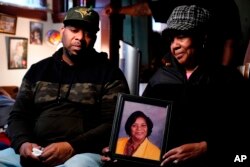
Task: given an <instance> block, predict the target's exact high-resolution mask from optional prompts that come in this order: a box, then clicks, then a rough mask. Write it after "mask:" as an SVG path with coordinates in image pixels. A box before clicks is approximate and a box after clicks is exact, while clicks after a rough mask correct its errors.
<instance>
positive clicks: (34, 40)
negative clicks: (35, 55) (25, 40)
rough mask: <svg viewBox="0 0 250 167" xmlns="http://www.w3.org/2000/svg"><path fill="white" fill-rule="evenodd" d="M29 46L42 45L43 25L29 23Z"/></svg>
mask: <svg viewBox="0 0 250 167" xmlns="http://www.w3.org/2000/svg"><path fill="white" fill-rule="evenodd" d="M30 44H33V45H42V44H43V23H40V22H34V21H31V22H30Z"/></svg>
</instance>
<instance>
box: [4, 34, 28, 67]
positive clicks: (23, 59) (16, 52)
mask: <svg viewBox="0 0 250 167" xmlns="http://www.w3.org/2000/svg"><path fill="white" fill-rule="evenodd" d="M27 58H28V38H22V37H9V43H8V69H26V68H27Z"/></svg>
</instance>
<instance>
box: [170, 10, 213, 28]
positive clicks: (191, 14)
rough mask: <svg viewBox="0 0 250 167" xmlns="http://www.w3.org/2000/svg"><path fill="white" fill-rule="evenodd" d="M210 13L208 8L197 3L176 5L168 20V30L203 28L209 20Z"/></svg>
mask: <svg viewBox="0 0 250 167" xmlns="http://www.w3.org/2000/svg"><path fill="white" fill-rule="evenodd" d="M209 19H210V13H209V11H208V10H207V9H204V8H201V7H199V6H196V5H191V6H187V5H183V6H178V7H176V8H175V9H174V10H173V12H172V13H171V15H170V16H169V19H168V21H167V28H166V30H180V31H189V30H194V29H202V28H204V26H205V25H206V24H207V23H208V22H209Z"/></svg>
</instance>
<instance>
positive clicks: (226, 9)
mask: <svg viewBox="0 0 250 167" xmlns="http://www.w3.org/2000/svg"><path fill="white" fill-rule="evenodd" d="M192 4H196V5H198V6H201V7H204V8H206V9H208V10H209V11H210V12H211V20H212V23H211V24H210V26H211V28H210V33H211V35H212V36H213V39H212V38H211V39H212V41H213V43H214V44H213V46H211V48H210V52H211V55H212V56H210V59H209V61H210V63H213V64H214V63H217V64H222V65H226V66H232V67H237V66H239V65H241V64H242V62H243V58H244V55H239V54H238V53H239V49H240V48H239V47H240V46H239V45H240V40H241V23H240V16H239V11H238V7H237V5H236V3H235V2H234V0H225V1H224V0H223V1H219V2H218V1H216V0H167V1H166V0H154V1H149V0H144V1H140V2H137V3H135V4H133V5H129V6H124V7H121V8H115V7H114V6H112V4H109V5H107V7H106V8H105V9H104V13H105V14H107V15H111V14H124V15H131V16H153V17H154V19H155V21H156V22H161V23H166V21H167V19H168V17H169V15H170V14H171V12H172V11H173V9H174V8H175V7H176V6H179V5H192Z"/></svg>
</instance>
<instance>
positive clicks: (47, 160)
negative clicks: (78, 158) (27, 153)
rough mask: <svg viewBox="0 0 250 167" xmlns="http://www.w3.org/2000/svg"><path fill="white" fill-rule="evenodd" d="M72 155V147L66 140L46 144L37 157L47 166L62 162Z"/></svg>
mask: <svg viewBox="0 0 250 167" xmlns="http://www.w3.org/2000/svg"><path fill="white" fill-rule="evenodd" d="M73 155H74V149H73V148H72V146H71V145H70V144H69V143H68V142H59V143H53V144H50V145H48V146H47V147H45V148H44V149H43V153H42V155H41V156H40V157H39V158H40V159H41V161H42V163H44V164H46V165H48V166H56V165H60V164H63V163H64V162H65V161H67V160H68V159H69V158H70V157H72V156H73Z"/></svg>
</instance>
